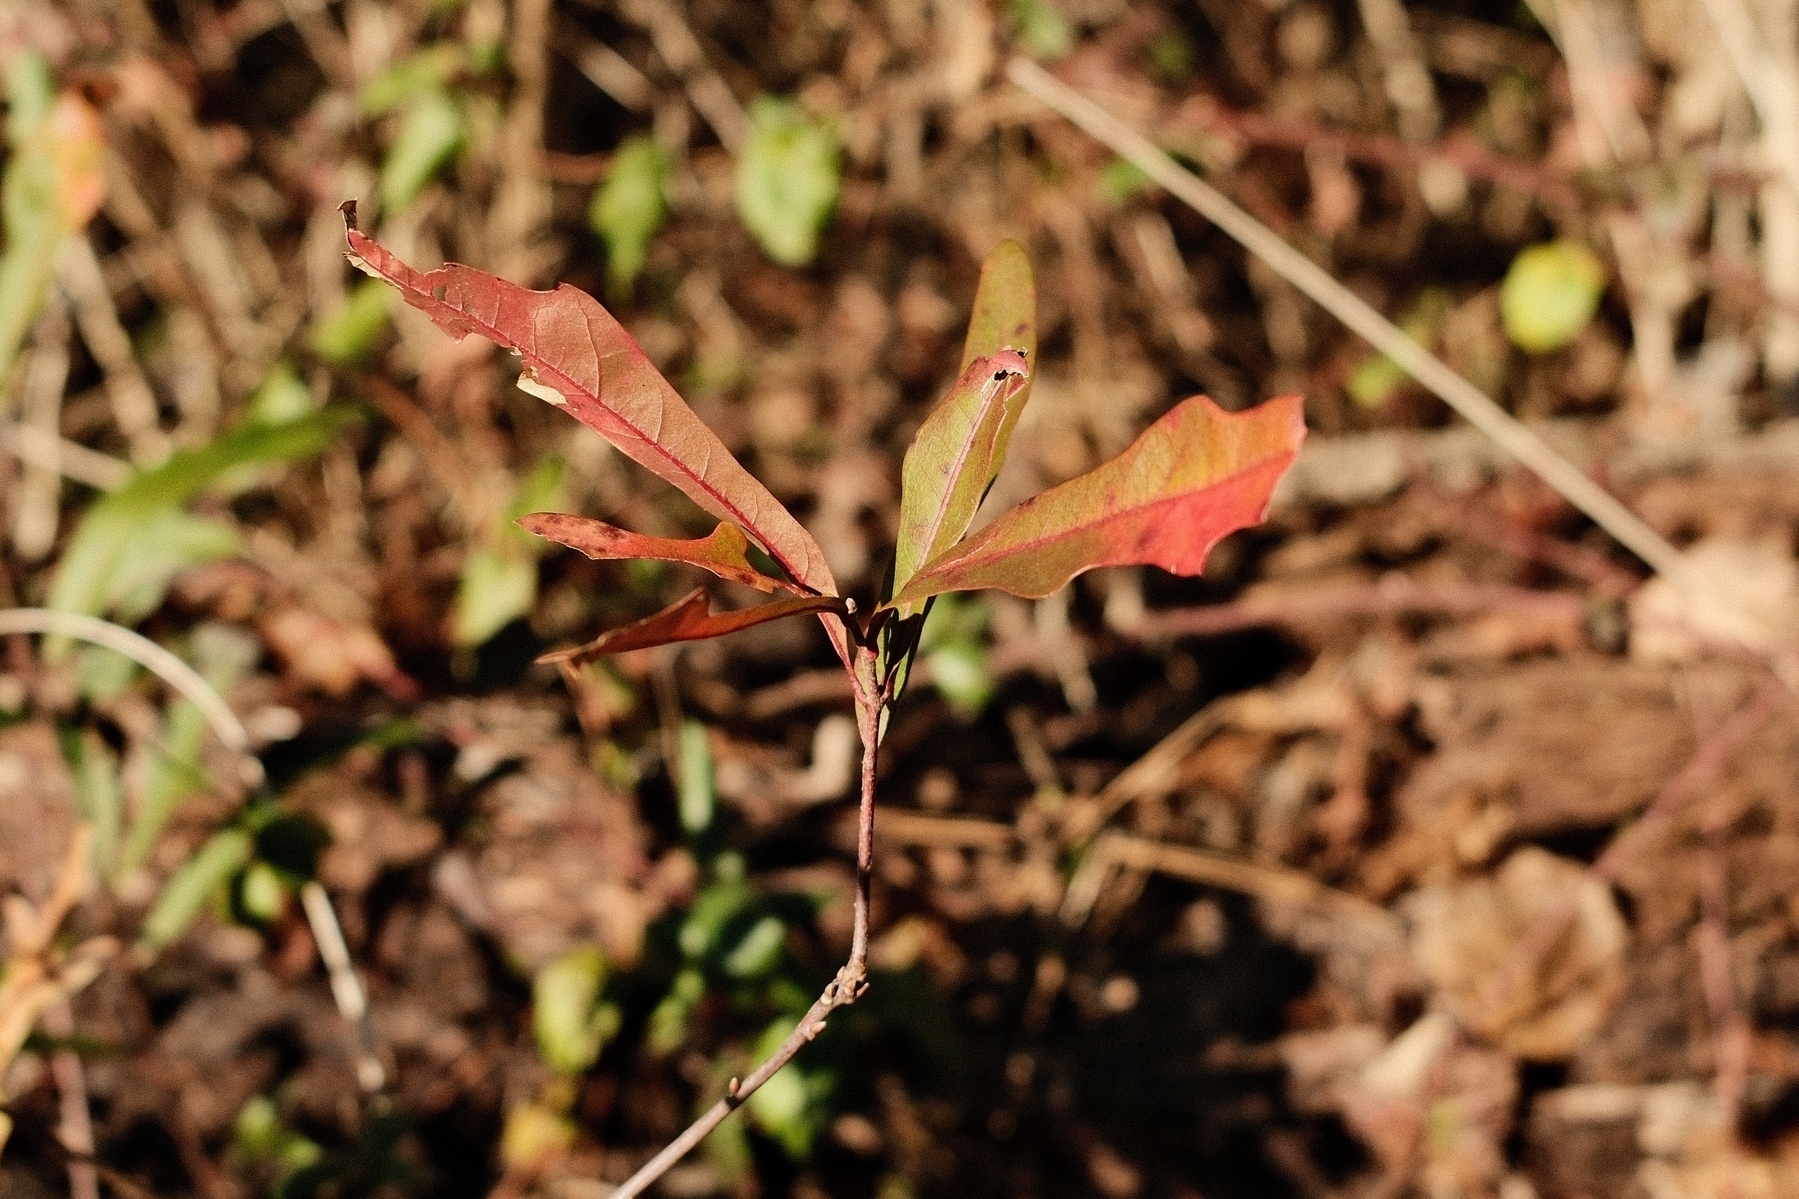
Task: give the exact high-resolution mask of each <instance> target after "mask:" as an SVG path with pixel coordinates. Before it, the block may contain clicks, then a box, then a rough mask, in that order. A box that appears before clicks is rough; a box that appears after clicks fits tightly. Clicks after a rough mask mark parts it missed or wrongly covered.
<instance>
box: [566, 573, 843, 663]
mask: <svg viewBox="0 0 1799 1199" xmlns="http://www.w3.org/2000/svg"><path fill="white" fill-rule="evenodd" d="M710 609H711V602H710V601H709V600H708V599H707V598H706V592H705V589H704V588H701V589H699V590H697V591H693V592H690V593H689V594H688V595H686V596H685V597H684V598H682V599H681V600H679V601H677V602H676V603H674V604H671V605H670V606H669V607H666V608H664V609H663V610H662V611H660V612H658V613H656V614H655V615H654V616H647V617H645V618H644V619H642V620H640V621H638V622H637V623H636V624H628V625H625V626H624V627H623V628H617V629H610V630H608V631H607V632H604V633H601V634H600V635H599V636H598V637H596V638H594V639H593V640H592V641H589V642H588V643H587V644H586V645H578V646H575V647H574V648H573V649H561V650H557V651H556V652H554V653H549V654H545V655H544V656H543V657H541V658H539V659H537V660H538V661H539V662H573V663H575V664H576V665H579V664H581V663H582V662H591V661H593V660H594V659H595V658H598V657H602V656H604V655H606V654H622V653H624V652H625V651H626V650H630V649H649V648H651V647H653V646H657V645H668V644H670V643H672V642H676V641H703V640H705V639H706V638H708V637H722V636H724V635H725V634H726V633H735V632H737V631H738V630H739V629H747V628H750V627H751V626H753V625H759V624H767V623H768V622H769V621H771V620H780V619H781V618H783V617H786V616H800V615H803V614H805V613H811V612H816V613H819V614H820V615H823V614H825V613H836V614H837V615H838V616H840V617H842V618H843V619H844V620H845V621H847V620H848V619H849V609H848V608H847V607H846V606H845V604H844V602H843V601H842V600H840V599H838V598H837V597H836V596H834V595H804V596H798V597H796V598H794V599H784V600H775V601H774V602H773V603H770V604H762V605H760V606H758V607H755V608H743V609H740V610H739V611H736V612H713V611H711V610H710Z"/></svg>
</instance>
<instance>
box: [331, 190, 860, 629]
mask: <svg viewBox="0 0 1799 1199" xmlns="http://www.w3.org/2000/svg"><path fill="white" fill-rule="evenodd" d="M344 223H345V226H346V233H347V236H348V237H349V242H350V256H349V257H350V261H351V262H352V263H354V264H355V265H356V266H357V267H359V268H361V269H362V270H363V271H365V272H367V273H368V274H370V275H373V276H374V277H375V278H377V279H381V280H384V281H386V282H387V283H390V284H392V285H393V286H394V287H395V288H397V289H399V292H400V294H401V296H403V297H404V298H405V300H406V302H407V303H408V304H411V305H412V306H413V307H414V308H417V309H418V310H419V311H421V312H423V313H425V314H426V315H427V316H429V317H430V318H431V319H432V320H433V321H435V322H436V323H437V325H438V327H439V328H441V329H443V330H444V332H446V333H448V334H449V335H450V336H451V337H454V338H456V339H458V340H461V339H462V338H464V337H467V336H468V335H469V334H470V333H479V334H481V335H482V336H483V337H485V338H487V339H488V340H490V341H492V342H494V343H496V344H498V345H501V346H504V347H505V348H506V349H509V350H513V351H516V352H517V353H518V354H519V355H520V356H521V357H522V358H523V359H524V363H525V371H524V374H523V376H521V378H520V380H519V386H520V387H522V388H524V389H525V390H527V391H529V392H531V393H532V394H533V395H536V396H538V397H539V398H541V399H544V400H547V401H548V402H549V403H552V404H555V405H556V406H557V407H559V408H565V409H567V411H568V413H569V415H571V416H573V417H574V418H575V419H576V420H578V421H580V422H581V423H582V424H584V425H586V426H587V427H588V428H590V429H592V430H594V432H596V433H598V434H599V435H600V436H602V437H604V438H605V439H606V440H607V441H610V442H611V443H612V444H613V445H615V446H617V447H618V448H619V450H620V451H622V452H623V453H624V454H625V455H626V456H627V457H629V458H631V459H632V460H634V461H636V462H638V463H641V464H642V465H643V466H645V467H647V468H648V469H650V470H652V471H654V472H655V473H656V474H658V475H661V476H662V477H663V478H664V479H667V480H668V481H669V482H670V483H673V484H674V485H675V486H676V487H679V488H680V489H681V490H682V491H684V492H686V493H687V495H688V497H689V498H690V499H692V500H693V502H694V503H696V504H698V505H699V506H700V507H701V508H704V509H705V510H706V511H707V512H710V513H711V514H712V515H714V516H716V517H718V518H719V519H720V520H723V521H727V522H729V523H731V524H734V525H736V526H738V527H739V528H741V529H743V530H745V531H746V532H748V533H749V535H750V536H751V537H754V538H755V539H756V540H757V542H759V543H760V544H761V546H762V548H763V549H765V550H767V551H768V553H769V555H770V556H771V557H773V558H774V560H775V561H777V562H779V563H780V564H781V567H782V568H783V569H784V570H786V571H787V573H788V574H789V575H790V576H792V577H793V578H794V579H796V580H797V581H799V582H800V583H802V584H804V585H805V586H807V587H809V588H811V589H812V590H813V591H816V592H818V593H820V594H824V595H835V594H836V593H837V583H836V580H835V579H833V578H832V577H831V570H830V567H828V566H827V565H826V564H825V558H824V553H823V551H821V550H820V549H819V548H818V543H817V542H816V541H814V540H813V539H812V535H811V534H810V533H808V532H806V530H805V528H804V527H803V526H801V524H800V522H799V521H798V520H796V519H794V517H793V514H792V513H790V512H788V511H787V509H786V508H784V507H782V505H781V502H780V501H779V500H777V499H775V497H774V496H773V495H771V494H769V491H768V489H767V488H766V487H764V486H762V484H761V483H759V482H757V481H756V479H755V477H754V476H752V475H751V474H750V473H749V471H747V470H745V469H744V468H743V465H742V464H741V463H739V462H738V461H737V459H735V458H733V457H732V456H731V452H730V451H729V450H727V449H726V448H725V445H724V443H723V442H722V441H720V440H719V439H718V436H717V434H715V433H713V432H712V430H711V429H709V428H707V427H706V425H705V423H704V422H702V421H701V420H700V418H699V417H698V416H696V415H694V412H693V409H691V408H689V407H688V406H687V403H686V401H684V400H682V399H681V397H680V396H679V395H678V394H677V393H676V392H675V389H674V388H673V387H672V386H670V385H669V382H668V380H667V379H664V378H663V377H662V373H661V372H660V371H658V370H657V369H656V368H655V366H654V365H653V364H652V363H651V362H650V360H649V358H648V357H646V356H645V355H644V352H643V351H642V350H641V349H639V348H638V346H637V343H636V342H635V341H633V340H632V339H631V335H630V334H629V333H627V332H625V328H624V326H623V325H621V324H619V323H618V321H616V320H614V319H613V317H612V314H611V313H609V312H607V311H606V310H605V309H604V308H602V307H601V306H600V303H599V301H598V300H595V299H594V298H593V297H592V296H590V295H588V294H587V293H586V292H584V291H581V290H580V289H579V288H575V287H570V286H569V285H568V284H566V283H565V284H563V285H562V286H561V287H558V288H557V289H556V290H555V291H531V290H529V289H527V288H523V287H520V286H518V285H517V284H515V283H508V282H507V281H506V280H504V279H500V278H498V277H496V276H494V275H490V274H488V273H487V272H486V271H478V270H475V269H474V268H473V267H467V266H463V265H461V264H459V263H454V262H452V263H448V264H446V265H445V266H442V267H440V268H438V269H437V270H434V271H425V272H420V271H416V270H414V269H413V268H412V267H410V266H407V265H406V264H405V263H404V262H401V261H400V260H399V259H398V258H396V257H395V256H394V255H393V254H391V253H390V252H388V251H387V250H386V249H385V248H383V247H382V246H381V245H380V244H378V243H377V242H375V241H374V240H373V239H372V238H370V237H368V236H366V235H365V234H363V233H362V232H361V231H360V230H358V229H357V228H356V208H355V203H354V201H351V202H349V203H346V204H345V205H344Z"/></svg>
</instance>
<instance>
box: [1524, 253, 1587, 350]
mask: <svg viewBox="0 0 1799 1199" xmlns="http://www.w3.org/2000/svg"><path fill="white" fill-rule="evenodd" d="M1604 294H1605V264H1604V263H1603V262H1601V261H1600V260H1599V255H1597V254H1595V253H1593V251H1592V250H1590V249H1588V248H1587V247H1586V246H1584V245H1582V244H1581V243H1580V242H1577V241H1568V240H1566V239H1564V240H1561V241H1552V242H1544V243H1542V244H1540V245H1535V246H1530V247H1528V248H1526V249H1524V250H1522V251H1520V252H1519V254H1518V257H1516V258H1514V259H1513V260H1512V265H1511V269H1509V270H1507V271H1506V273H1505V282H1504V283H1502V284H1500V287H1499V318H1500V320H1501V322H1502V323H1503V324H1504V325H1505V332H1506V336H1508V337H1510V338H1511V339H1512V342H1513V344H1515V345H1516V346H1517V347H1518V348H1519V349H1521V350H1524V351H1526V352H1528V353H1531V354H1547V353H1549V352H1550V351H1552V350H1559V349H1561V348H1562V347H1563V346H1565V345H1567V344H1568V343H1569V342H1571V341H1573V340H1574V339H1575V338H1576V337H1578V336H1580V331H1581V330H1582V329H1584V328H1586V327H1587V322H1588V321H1591V320H1592V319H1593V313H1594V312H1595V311H1597V310H1598V308H1599V298H1600V296H1602V295H1604Z"/></svg>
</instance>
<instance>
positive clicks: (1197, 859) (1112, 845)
mask: <svg viewBox="0 0 1799 1199" xmlns="http://www.w3.org/2000/svg"><path fill="white" fill-rule="evenodd" d="M1117 869H1125V870H1135V871H1141V872H1144V873H1156V874H1166V875H1169V876H1170V877H1173V878H1179V879H1185V880H1186V881H1188V882H1193V883H1201V884H1203V885H1205V886H1209V887H1218V888H1221V889H1223V890H1227V891H1235V892H1238V893H1239V894H1242V895H1248V896H1250V897H1252V898H1254V899H1259V900H1261V901H1263V902H1265V903H1273V904H1283V905H1286V906H1288V907H1303V908H1312V909H1315V910H1319V911H1323V912H1327V913H1329V914H1331V915H1335V916H1339V917H1342V918H1344V919H1347V920H1351V921H1354V922H1357V923H1358V924H1361V925H1365V926H1366V927H1368V928H1370V929H1378V930H1379V931H1381V932H1382V933H1385V934H1392V935H1395V936H1396V935H1397V927H1398V926H1397V922H1396V921H1395V919H1394V917H1393V915H1392V914H1391V913H1390V912H1388V911H1387V910H1386V909H1385V908H1382V907H1381V906H1379V905H1378V904H1374V903H1371V902H1369V901H1368V900H1366V899H1362V898H1361V897H1359V896H1356V895H1351V894H1350V893H1349V892H1347V891H1339V890H1338V889H1337V888H1335V887H1331V886H1327V885H1326V884H1324V883H1321V882H1319V881H1318V880H1317V879H1315V878H1313V877H1312V876H1311V875H1309V874H1306V873H1304V872H1303V871H1299V870H1292V869H1289V868H1286V867H1282V866H1265V865H1262V864H1260V863H1256V862H1246V861H1244V860H1243V859H1241V858H1235V857H1230V856H1227V855H1225V854H1221V853H1213V852H1211V851H1209V850H1204V849H1193V848H1190V847H1188V846H1184V845H1170V844H1168V843H1167V842H1164V841H1157V840H1154V839H1152V838H1149V837H1138V836H1133V835H1131V834H1129V833H1119V832H1107V833H1103V834H1101V835H1100V837H1099V838H1098V839H1097V840H1095V842H1094V843H1093V847H1092V849H1090V850H1089V851H1088V854H1087V858H1086V860H1085V861H1083V862H1082V864H1081V869H1080V870H1079V871H1077V872H1076V874H1075V877H1074V878H1073V879H1072V880H1070V882H1069V885H1068V891H1067V895H1066V897H1065V898H1064V900H1063V904H1062V913H1061V915H1062V920H1063V923H1065V924H1067V925H1068V926H1069V927H1071V928H1073V927H1079V926H1080V925H1081V924H1083V923H1085V922H1086V918H1087V915H1088V913H1090V912H1091V911H1092V910H1093V906H1094V904H1096V903H1097V902H1098V900H1099V897H1100V893H1101V892H1102V891H1103V890H1104V888H1105V884H1106V881H1107V879H1108V878H1110V876H1111V873H1112V871H1113V870H1117Z"/></svg>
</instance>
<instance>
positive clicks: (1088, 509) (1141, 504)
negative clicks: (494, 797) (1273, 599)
mask: <svg viewBox="0 0 1799 1199" xmlns="http://www.w3.org/2000/svg"><path fill="white" fill-rule="evenodd" d="M1304 438H1305V421H1304V417H1303V409H1302V405H1301V402H1300V399H1299V397H1298V396H1286V397H1283V398H1281V399H1277V400H1270V401H1268V402H1267V403H1265V404H1262V405H1261V406H1259V407H1256V408H1252V409H1250V410H1248V411H1246V412H1237V413H1231V412H1226V411H1224V410H1223V409H1221V408H1219V407H1218V406H1217V405H1216V404H1214V403H1213V402H1212V401H1211V400H1209V399H1206V398H1205V397H1204V396H1195V397H1193V398H1192V399H1189V400H1185V401H1183V402H1181V403H1180V404H1178V405H1176V407H1175V408H1174V409H1173V410H1172V411H1170V412H1169V413H1168V414H1167V415H1165V416H1163V417H1162V418H1161V419H1160V420H1158V421H1156V422H1155V423H1154V424H1153V425H1151V426H1150V427H1149V428H1148V429H1146V430H1144V431H1143V434H1142V436H1140V437H1138V438H1137V440H1136V441H1134V442H1132V443H1131V445H1130V447H1129V448H1128V449H1126V450H1125V451H1124V453H1122V454H1120V455H1118V457H1116V458H1114V459H1112V460H1111V461H1110V462H1107V463H1105V464H1104V465H1103V466H1100V467H1097V468H1095V469H1094V470H1091V471H1088V472H1087V473H1086V474H1084V475H1080V476H1078V477H1076V478H1073V479H1070V480H1069V481H1068V482H1066V483H1063V484H1061V485H1060V486H1058V487H1052V488H1050V489H1049V490H1048V491H1046V492H1044V493H1043V494H1041V495H1039V496H1036V497H1035V498H1033V499H1030V500H1026V501H1025V502H1024V503H1022V504H1020V505H1019V506H1018V507H1016V508H1014V509H1012V511H1010V512H1008V513H1006V514H1005V515H1003V516H1001V517H1000V518H999V519H998V520H995V521H994V522H993V523H992V524H990V525H988V526H987V527H986V528H984V529H982V530H981V531H980V532H978V533H976V534H974V535H973V536H972V537H970V538H968V539H967V540H966V541H964V542H962V543H961V544H959V545H957V546H954V547H953V548H951V549H949V550H947V551H945V552H944V553H941V554H939V555H937V556H936V557H935V558H933V559H932V560H931V561H929V562H927V563H925V565H924V566H923V568H921V569H920V570H919V572H918V573H917V574H916V575H914V576H913V577H912V579H911V581H910V582H908V583H907V584H906V586H905V587H904V588H902V589H901V590H900V591H899V592H898V593H897V594H896V595H895V596H894V597H893V599H892V600H891V601H889V602H890V604H891V605H892V606H893V607H896V608H898V607H901V606H902V605H915V604H918V603H920V602H922V601H923V600H925V599H927V598H929V597H930V596H933V595H940V594H942V593H944V592H946V591H972V590H975V589H977V588H983V587H987V588H992V589H994V590H997V591H1007V592H1010V593H1012V594H1013V595H1020V596H1025V597H1028V598H1037V597H1041V596H1045V595H1048V594H1050V593H1051V592H1052V591H1055V590H1056V589H1058V588H1060V587H1061V586H1062V585H1063V584H1065V583H1067V582H1068V580H1069V579H1071V578H1073V577H1074V576H1075V575H1078V574H1080V573H1081V572H1082V571H1086V570H1092V569H1093V568H1094V567H1097V566H1135V565H1149V566H1159V567H1161V568H1162V569H1163V570H1167V571H1170V572H1172V573H1174V574H1182V575H1193V574H1198V573H1199V572H1200V570H1201V569H1202V568H1203V567H1204V566H1205V560H1206V555H1207V554H1208V553H1209V552H1210V551H1211V549H1212V547H1213V546H1214V545H1216V544H1217V543H1218V542H1219V541H1220V540H1222V539H1223V538H1224V537H1225V536H1226V535H1227V534H1229V533H1232V532H1234V531H1236V530H1238V529H1242V528H1247V527H1248V526H1250V525H1253V524H1255V523H1257V522H1258V521H1260V520H1261V519H1262V517H1263V515H1264V514H1266V512H1267V510H1268V501H1269V499H1270V497H1271V496H1272V495H1273V493H1274V487H1275V484H1276V483H1278V482H1279V481H1280V477H1281V476H1282V475H1283V474H1285V473H1286V471H1287V468H1288V467H1289V466H1291V465H1292V464H1293V460H1294V458H1295V457H1297V456H1298V454H1299V444H1300V442H1301V441H1302V440H1303V439H1304Z"/></svg>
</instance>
